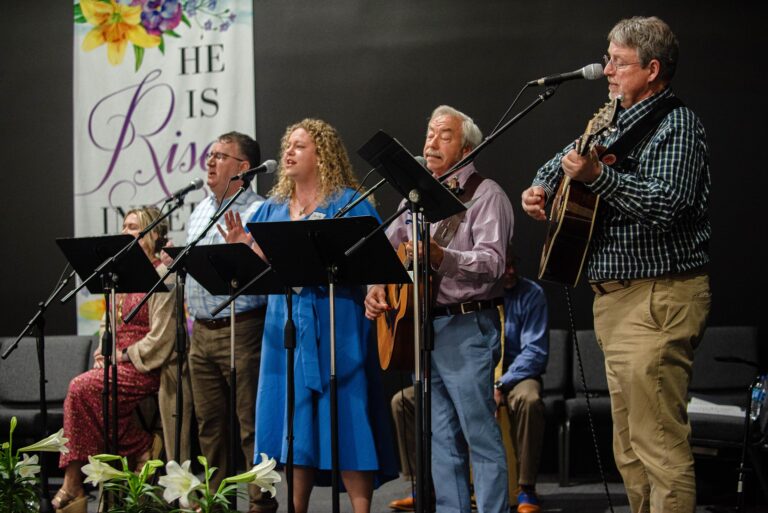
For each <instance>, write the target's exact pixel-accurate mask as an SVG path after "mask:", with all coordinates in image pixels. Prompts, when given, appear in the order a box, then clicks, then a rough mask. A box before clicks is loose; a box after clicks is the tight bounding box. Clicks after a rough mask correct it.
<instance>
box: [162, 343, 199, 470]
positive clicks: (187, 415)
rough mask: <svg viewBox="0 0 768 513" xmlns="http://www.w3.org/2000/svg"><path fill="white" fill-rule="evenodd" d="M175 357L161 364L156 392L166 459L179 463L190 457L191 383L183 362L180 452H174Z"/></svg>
mask: <svg viewBox="0 0 768 513" xmlns="http://www.w3.org/2000/svg"><path fill="white" fill-rule="evenodd" d="M176 361H177V360H176V357H175V353H174V357H173V358H172V359H171V361H170V362H168V363H167V364H165V365H163V368H162V370H161V371H160V390H159V391H158V393H157V398H158V406H159V408H160V418H161V419H162V422H163V443H164V444H165V454H166V456H167V459H168V460H171V459H173V460H175V461H177V462H179V463H182V462H184V461H187V460H188V459H190V458H191V454H190V448H189V446H190V429H191V419H192V385H191V383H190V380H189V365H187V363H186V362H184V366H183V367H182V376H181V386H182V396H183V401H182V412H181V413H182V415H181V416H182V419H181V440H180V442H179V450H180V454H174V450H175V444H176V373H177V372H178V369H177V368H176Z"/></svg>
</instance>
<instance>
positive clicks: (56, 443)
mask: <svg viewBox="0 0 768 513" xmlns="http://www.w3.org/2000/svg"><path fill="white" fill-rule="evenodd" d="M67 442H69V438H67V437H65V436H64V429H63V428H62V429H59V430H58V431H57V432H55V433H54V434H52V435H50V436H48V437H46V438H44V439H42V440H40V441H39V442H37V443H34V444H32V445H28V446H26V447H22V448H21V449H19V452H36V451H43V452H60V453H62V454H67V453H68V452H69V448H68V447H67V445H66V444H67Z"/></svg>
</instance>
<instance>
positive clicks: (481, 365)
mask: <svg viewBox="0 0 768 513" xmlns="http://www.w3.org/2000/svg"><path fill="white" fill-rule="evenodd" d="M481 140H482V134H481V133H480V129H479V128H477V125H475V123H474V122H473V121H472V119H471V118H469V117H468V116H467V115H465V114H463V113H461V112H459V111H457V110H456V109H453V108H451V107H448V106H445V105H443V106H440V107H438V108H437V109H435V111H434V112H433V113H432V116H431V119H430V121H429V125H428V128H427V138H426V142H425V144H424V157H425V158H426V160H427V167H428V168H429V170H430V171H432V174H433V175H435V176H437V177H439V176H441V175H443V174H445V173H446V172H447V171H448V170H449V169H450V168H451V167H452V166H453V165H454V164H456V163H457V162H459V160H461V158H462V157H464V156H465V155H466V154H467V153H469V152H470V151H471V150H472V148H474V147H475V146H477V145H478V144H480V142H481ZM453 176H454V177H455V178H458V186H459V187H461V188H463V189H465V190H466V192H467V194H466V195H468V196H470V197H471V198H472V201H471V202H470V204H469V207H468V209H467V211H466V214H465V216H464V218H463V219H461V222H460V223H459V224H458V226H456V227H455V232H454V233H453V235H452V237H450V240H449V241H448V242H447V243H446V242H445V241H444V242H443V246H440V245H438V244H437V243H436V242H435V241H434V239H430V262H429V263H430V265H431V268H432V270H433V271H434V281H433V283H434V284H436V285H435V291H434V293H435V306H434V308H433V310H432V316H433V327H434V342H435V344H434V350H433V351H432V352H431V355H432V362H431V372H432V374H431V380H430V384H431V387H432V388H431V389H432V408H431V415H432V478H433V481H434V484H435V497H436V501H437V510H438V511H440V512H456V513H459V512H462V513H463V512H467V511H470V509H471V504H470V491H469V456H470V453H471V456H472V469H473V472H474V474H473V475H474V478H475V479H474V481H475V496H476V499H477V506H478V509H479V511H481V512H483V513H491V512H493V513H508V511H509V506H508V498H507V497H508V493H507V465H506V457H505V454H504V447H503V446H502V442H501V433H500V432H499V427H498V425H497V424H496V420H495V419H494V412H495V410H496V405H495V404H494V400H493V369H494V362H493V360H494V359H495V360H497V361H498V359H499V357H500V354H499V353H500V333H501V326H500V323H499V315H498V312H497V310H496V306H497V305H499V304H501V302H502V295H503V284H502V282H501V280H500V278H501V275H502V273H503V272H504V259H505V256H506V251H507V242H508V241H510V240H511V239H512V223H513V219H512V205H511V204H510V202H509V199H508V198H507V195H506V194H505V193H504V191H503V190H502V189H501V187H499V185H498V184H496V183H495V182H494V181H492V180H488V179H482V178H480V177H479V176H478V175H477V173H476V171H475V167H474V165H472V164H469V165H467V166H465V167H464V168H463V169H462V170H461V171H458V172H457V173H456V174H455V175H453ZM470 190H473V191H474V192H473V194H469V191H470ZM462 201H466V200H464V199H462ZM449 219H450V218H449ZM446 221H448V220H444V221H441V223H438V224H437V226H436V227H435V228H434V229H433V230H432V235H433V236H434V235H435V234H437V233H440V228H441V225H442V224H443V223H445V222H446ZM407 223H410V214H409V213H405V214H403V215H402V216H400V217H399V218H398V219H396V220H395V222H394V223H392V224H391V225H390V226H389V228H388V229H387V236H388V237H389V240H390V242H392V244H393V245H394V246H395V247H397V246H398V245H400V244H401V243H404V242H407V241H408V234H409V233H410V229H409V228H410V225H409V224H407ZM407 251H408V252H410V253H412V252H413V245H412V244H410V243H409V244H407ZM365 307H366V316H367V317H368V318H369V319H375V318H376V317H378V316H379V315H381V314H382V313H384V312H386V311H387V309H388V308H389V305H388V304H387V301H386V296H385V290H384V287H383V286H378V285H377V286H373V287H371V288H370V290H369V291H368V295H367V297H366V299H365Z"/></svg>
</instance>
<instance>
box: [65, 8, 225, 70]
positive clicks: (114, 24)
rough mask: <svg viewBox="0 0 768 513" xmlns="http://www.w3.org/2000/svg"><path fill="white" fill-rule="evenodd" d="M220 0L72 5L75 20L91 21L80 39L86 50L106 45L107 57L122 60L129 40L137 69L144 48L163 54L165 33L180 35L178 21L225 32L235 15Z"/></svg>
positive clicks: (119, 61)
mask: <svg viewBox="0 0 768 513" xmlns="http://www.w3.org/2000/svg"><path fill="white" fill-rule="evenodd" d="M223 3H224V2H220V1H219V0H186V1H183V0H80V1H79V3H76V4H75V5H74V15H75V23H87V24H90V25H92V28H91V30H90V31H89V32H88V34H87V35H86V36H85V38H84V39H83V44H82V49H83V51H86V52H89V51H91V50H95V49H96V48H99V47H101V46H102V45H106V46H107V60H108V61H109V63H110V64H111V65H113V66H118V65H120V64H122V62H123V59H124V58H125V52H126V48H127V46H128V44H129V43H130V44H131V45H132V46H133V54H134V60H135V66H134V69H135V70H136V71H138V70H139V68H140V67H141V64H142V62H143V60H144V51H145V50H146V49H148V48H157V49H158V50H160V52H161V53H162V54H165V41H164V37H176V38H178V37H181V36H180V35H179V34H178V33H177V32H176V29H177V28H178V27H179V25H182V24H183V25H186V26H187V27H192V23H195V25H196V26H197V27H198V28H199V29H201V30H203V31H218V32H225V31H226V30H227V29H229V27H230V26H231V25H232V23H234V21H235V19H236V18H237V15H236V14H235V13H234V12H231V11H230V9H227V8H224V7H223V6H222V5H221V4H223Z"/></svg>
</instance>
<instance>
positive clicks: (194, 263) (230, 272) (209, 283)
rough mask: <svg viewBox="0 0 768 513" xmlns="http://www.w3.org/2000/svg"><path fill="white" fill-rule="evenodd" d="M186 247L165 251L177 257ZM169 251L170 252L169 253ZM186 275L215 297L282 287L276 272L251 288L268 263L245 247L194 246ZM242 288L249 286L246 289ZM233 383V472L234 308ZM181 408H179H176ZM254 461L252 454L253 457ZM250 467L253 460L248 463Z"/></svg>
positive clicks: (232, 408)
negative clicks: (253, 281)
mask: <svg viewBox="0 0 768 513" xmlns="http://www.w3.org/2000/svg"><path fill="white" fill-rule="evenodd" d="M183 249H184V248H166V252H167V253H168V254H169V255H171V256H173V257H174V258H176V256H178V254H179V253H181V252H182V250H183ZM168 250H170V251H168ZM185 266H186V269H187V272H189V274H191V275H192V277H193V278H194V279H195V280H197V282H198V283H200V285H202V286H203V288H205V290H207V291H208V292H209V293H211V294H212V295H214V296H231V295H233V294H235V293H239V294H238V295H266V294H280V293H282V291H283V285H282V283H281V282H280V281H279V280H278V278H277V275H275V273H267V274H266V275H265V276H263V277H262V278H261V279H259V280H258V281H256V282H255V283H253V284H252V285H250V286H248V285H249V283H250V282H251V281H252V280H253V278H254V277H256V276H258V275H259V274H260V273H262V271H264V270H265V269H266V268H267V264H266V263H265V262H264V261H263V260H262V259H261V258H259V256H258V255H257V254H256V253H254V252H253V250H252V249H251V248H250V247H249V246H248V245H246V244H210V245H204V246H195V247H193V248H192V249H191V250H190V251H189V253H188V254H187V258H186V263H185ZM243 287H247V288H246V289H243ZM229 325H230V360H229V362H230V368H229V372H230V383H229V388H230V390H229V392H230V396H229V400H230V404H229V427H230V433H229V435H230V440H229V462H230V469H232V470H233V471H234V465H235V461H236V457H237V456H236V455H237V447H238V446H239V445H240V444H239V440H240V436H239V434H238V432H237V425H238V422H236V418H237V409H236V405H237V370H236V369H235V305H234V302H233V303H232V307H231V308H230V323H229ZM177 407H178V406H177ZM251 457H252V458H253V455H251ZM246 464H247V465H250V464H253V461H251V462H246Z"/></svg>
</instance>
